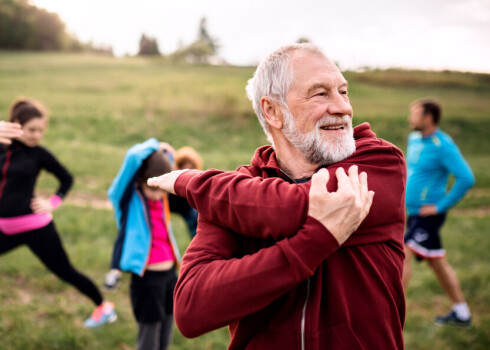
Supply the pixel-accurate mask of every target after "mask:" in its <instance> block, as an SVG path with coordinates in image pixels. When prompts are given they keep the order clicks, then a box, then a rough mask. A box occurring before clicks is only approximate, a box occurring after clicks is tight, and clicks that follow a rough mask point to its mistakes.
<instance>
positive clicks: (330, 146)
mask: <svg viewBox="0 0 490 350" xmlns="http://www.w3.org/2000/svg"><path fill="white" fill-rule="evenodd" d="M283 114H284V126H283V128H282V132H283V134H284V136H285V137H286V139H287V140H288V141H289V142H291V144H292V145H293V146H294V147H296V148H297V149H298V150H299V151H300V152H301V153H302V154H303V156H304V157H305V159H306V160H308V161H310V162H312V163H315V164H319V165H330V164H334V163H338V162H340V161H342V160H344V159H346V158H347V157H349V156H350V155H351V154H352V153H354V152H355V151H356V142H355V140H354V129H353V128H352V118H351V117H350V116H348V115H345V116H343V117H341V118H340V117H329V116H325V117H323V118H321V119H320V120H319V121H318V122H317V123H316V125H315V129H314V130H312V131H310V132H307V133H301V132H300V131H299V130H298V128H297V126H296V122H295V120H294V117H293V115H292V114H291V112H290V111H289V110H287V109H284V110H283ZM339 122H341V123H345V124H346V125H347V129H346V132H347V134H346V135H344V136H342V137H336V138H332V139H327V140H324V139H323V138H322V135H321V129H320V127H321V126H325V125H329V124H338V123H339Z"/></svg>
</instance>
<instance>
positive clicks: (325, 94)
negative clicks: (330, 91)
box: [315, 91, 327, 96]
mask: <svg viewBox="0 0 490 350" xmlns="http://www.w3.org/2000/svg"><path fill="white" fill-rule="evenodd" d="M315 96H327V93H326V92H325V91H322V92H319V93H317V94H316V95H315Z"/></svg>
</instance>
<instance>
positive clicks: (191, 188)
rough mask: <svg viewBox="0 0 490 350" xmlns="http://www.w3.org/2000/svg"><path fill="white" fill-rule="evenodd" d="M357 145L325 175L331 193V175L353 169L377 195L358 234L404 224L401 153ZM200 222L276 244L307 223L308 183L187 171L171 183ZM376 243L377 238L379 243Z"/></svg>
mask: <svg viewBox="0 0 490 350" xmlns="http://www.w3.org/2000/svg"><path fill="white" fill-rule="evenodd" d="M366 143H367V145H366V144H361V145H360V147H359V149H358V152H356V153H355V154H354V155H353V156H351V157H349V158H348V159H346V160H344V161H342V162H339V163H336V164H333V165H331V166H329V167H328V168H327V169H328V170H329V172H330V178H331V180H330V181H329V182H328V185H327V187H328V190H329V191H330V192H333V191H336V190H337V181H336V180H335V171H336V170H337V168H339V167H343V168H344V169H345V170H346V171H347V169H348V168H349V167H350V166H351V165H354V164H355V165H358V166H359V171H360V172H361V171H365V172H366V173H367V174H368V184H369V189H370V190H373V191H374V192H375V193H376V195H375V199H374V202H373V205H372V207H371V210H370V212H369V215H368V216H367V217H366V219H365V220H364V222H363V223H362V224H361V226H360V228H359V229H360V230H362V229H365V228H373V227H379V226H381V225H383V224H386V223H390V222H395V221H400V220H404V214H403V213H404V203H403V198H404V193H405V180H406V166H405V161H404V157H403V154H402V152H401V151H400V150H399V149H398V148H396V147H394V146H393V145H391V144H389V143H387V142H384V141H380V140H378V139H376V140H375V141H373V140H367V141H366ZM174 187H175V191H176V193H177V195H179V196H183V197H185V198H186V199H187V200H188V201H189V204H190V205H191V206H192V207H194V208H196V209H197V211H198V212H199V215H200V216H202V217H203V219H205V220H208V221H210V222H213V223H215V224H217V225H219V226H221V227H224V228H227V229H231V230H233V231H235V232H238V233H241V234H243V235H245V236H252V237H259V238H274V239H276V240H277V239H280V238H284V237H290V236H292V235H294V234H296V233H297V232H298V230H299V229H300V228H301V226H302V225H303V223H304V222H305V221H306V219H307V217H308V204H309V189H310V182H308V183H303V184H291V183H289V182H287V181H285V180H283V179H281V178H277V177H274V178H266V179H263V178H260V177H253V176H251V175H249V174H244V173H240V172H237V171H228V172H225V171H220V170H215V169H211V170H207V171H204V172H203V171H199V170H189V171H186V172H184V173H182V174H181V175H180V176H179V177H178V178H177V180H176V182H175V186H174ZM380 239H381V238H380Z"/></svg>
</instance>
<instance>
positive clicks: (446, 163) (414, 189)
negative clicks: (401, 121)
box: [405, 129, 475, 215]
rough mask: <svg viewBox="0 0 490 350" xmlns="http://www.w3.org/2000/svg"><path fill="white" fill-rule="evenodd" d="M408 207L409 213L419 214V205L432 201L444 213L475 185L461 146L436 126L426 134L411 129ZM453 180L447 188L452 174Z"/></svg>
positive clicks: (408, 156) (408, 164)
mask: <svg viewBox="0 0 490 350" xmlns="http://www.w3.org/2000/svg"><path fill="white" fill-rule="evenodd" d="M407 170H408V171H407V191H406V196H405V199H406V206H407V211H408V214H409V215H417V214H418V212H419V210H420V207H422V206H423V205H427V204H433V205H435V206H436V207H437V211H438V213H441V214H442V213H445V212H446V211H447V210H448V209H449V208H450V207H452V206H453V205H455V204H456V203H457V202H458V201H459V200H460V199H461V198H463V196H464V195H465V193H466V192H467V191H468V190H469V189H470V188H471V187H472V186H473V185H474V183H475V178H474V176H473V173H472V171H471V168H470V167H469V165H468V163H467V162H466V160H465V159H464V158H463V155H462V154H461V152H460V151H459V148H458V146H457V145H456V144H455V143H454V141H453V140H452V139H451V137H450V136H449V135H448V134H446V133H444V132H442V131H441V130H440V129H437V130H436V132H435V133H433V134H432V135H429V136H426V137H423V136H422V134H421V133H420V132H417V131H415V132H412V133H411V134H410V136H409V138H408V147H407ZM450 175H453V176H454V179H455V181H454V183H453V185H452V187H451V188H450V189H449V190H448V180H449V176H450Z"/></svg>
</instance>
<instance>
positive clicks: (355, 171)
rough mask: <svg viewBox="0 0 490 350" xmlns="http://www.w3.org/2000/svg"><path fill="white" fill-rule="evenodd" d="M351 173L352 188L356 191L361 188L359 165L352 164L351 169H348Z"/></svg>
mask: <svg viewBox="0 0 490 350" xmlns="http://www.w3.org/2000/svg"><path fill="white" fill-rule="evenodd" d="M347 172H348V173H349V180H350V183H351V184H352V188H353V189H354V190H355V191H358V190H359V188H360V183H359V168H358V167H357V165H352V166H351V167H350V168H349V170H347Z"/></svg>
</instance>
